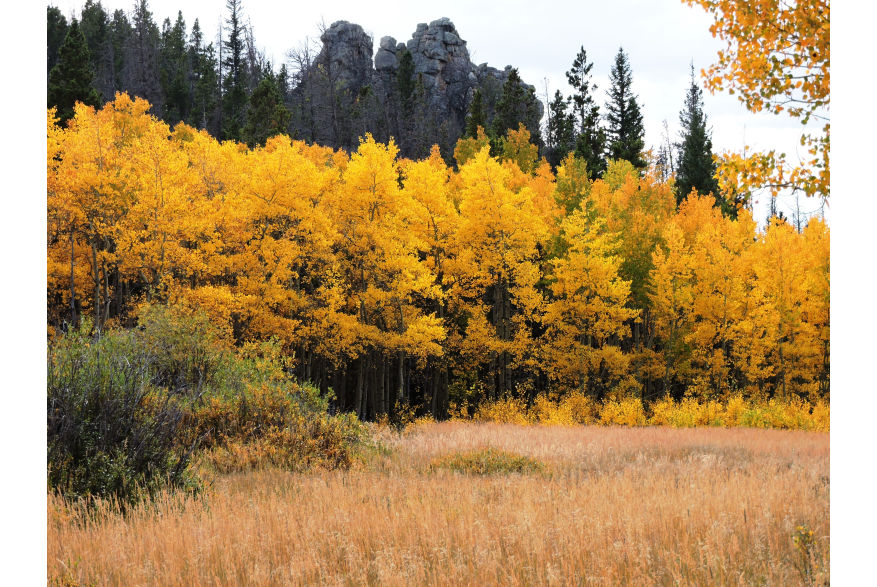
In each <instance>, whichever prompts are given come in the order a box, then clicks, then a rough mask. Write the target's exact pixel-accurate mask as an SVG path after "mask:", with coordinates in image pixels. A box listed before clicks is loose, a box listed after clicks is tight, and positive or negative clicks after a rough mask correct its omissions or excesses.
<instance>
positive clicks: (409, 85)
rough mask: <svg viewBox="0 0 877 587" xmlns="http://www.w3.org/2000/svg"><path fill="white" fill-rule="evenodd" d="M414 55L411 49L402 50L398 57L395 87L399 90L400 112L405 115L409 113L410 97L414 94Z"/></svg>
mask: <svg viewBox="0 0 877 587" xmlns="http://www.w3.org/2000/svg"><path fill="white" fill-rule="evenodd" d="M416 83H417V82H416V80H415V79H414V57H413V56H412V55H411V51H408V50H407V49H403V50H402V57H401V58H400V59H399V71H397V72H396V89H397V90H398V91H399V103H400V104H401V105H402V112H403V114H405V115H408V114H410V112H411V107H412V100H411V97H412V96H413V95H414V85H415V84H416Z"/></svg>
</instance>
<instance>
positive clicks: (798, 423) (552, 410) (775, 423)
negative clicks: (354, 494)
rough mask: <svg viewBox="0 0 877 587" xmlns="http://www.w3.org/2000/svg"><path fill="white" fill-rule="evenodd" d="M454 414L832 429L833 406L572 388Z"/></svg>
mask: <svg viewBox="0 0 877 587" xmlns="http://www.w3.org/2000/svg"><path fill="white" fill-rule="evenodd" d="M454 419H457V420H462V421H466V420H476V421H481V422H496V423H502V424H521V425H531V424H543V425H548V426H558V425H559V426H574V425H581V424H595V423H596V424H602V425H604V426H647V425H648V426H670V427H672V428H693V427H699V426H719V427H744V428H775V429H786V430H815V431H821V432H828V431H829V430H830V427H831V422H830V420H831V408H830V406H829V404H828V403H826V402H823V401H820V402H817V403H816V404H813V405H811V404H809V403H807V402H805V401H803V400H801V399H798V398H792V399H789V400H782V399H779V398H774V399H771V400H768V401H755V400H747V399H744V398H743V397H741V396H739V395H735V396H732V397H730V398H729V399H728V400H727V401H726V402H718V401H714V400H707V401H701V400H698V399H696V398H693V397H688V398H685V399H683V400H682V401H678V402H677V401H674V400H673V399H671V398H666V399H662V400H659V401H657V402H655V403H653V404H651V405H650V406H648V407H646V406H644V405H643V403H642V401H641V400H639V399H638V398H636V397H623V398H621V399H607V400H605V401H603V402H597V401H595V400H594V399H592V398H590V397H587V396H585V395H582V394H580V393H578V392H573V393H569V394H566V395H564V396H561V397H559V398H558V397H556V396H554V395H551V394H539V395H538V396H536V398H535V400H533V404H532V405H531V406H529V407H528V406H527V402H526V401H525V400H524V399H523V398H520V397H519V398H515V397H505V398H502V399H500V400H497V401H495V402H482V403H481V404H479V405H478V407H477V409H476V410H475V413H474V415H473V416H471V417H469V416H467V414H466V412H465V411H460V412H459V413H455V415H454Z"/></svg>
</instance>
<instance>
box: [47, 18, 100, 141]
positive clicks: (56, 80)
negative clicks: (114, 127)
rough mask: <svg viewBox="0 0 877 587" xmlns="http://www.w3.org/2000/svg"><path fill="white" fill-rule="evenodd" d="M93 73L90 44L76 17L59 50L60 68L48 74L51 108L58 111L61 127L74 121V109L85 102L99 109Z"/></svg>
mask: <svg viewBox="0 0 877 587" xmlns="http://www.w3.org/2000/svg"><path fill="white" fill-rule="evenodd" d="M93 82H94V70H93V69H92V67H91V60H90V55H89V54H88V44H87V43H86V41H85V35H83V34H82V31H81V30H79V22H77V20H76V19H75V18H74V19H73V22H72V23H71V24H70V30H69V31H68V32H67V38H66V39H65V40H64V44H63V45H61V49H60V60H59V61H58V65H56V66H55V67H54V69H52V71H51V73H50V74H49V91H48V107H49V108H52V107H53V106H54V107H57V108H58V118H59V119H60V123H61V124H62V125H64V124H66V123H67V121H68V120H70V119H71V118H73V114H74V113H73V106H74V105H75V104H76V102H82V103H83V104H85V105H87V106H94V107H96V108H97V107H99V106H100V94H98V92H97V90H96V89H95V88H94V86H93V85H92V83H93Z"/></svg>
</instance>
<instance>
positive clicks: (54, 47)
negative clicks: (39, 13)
mask: <svg viewBox="0 0 877 587" xmlns="http://www.w3.org/2000/svg"><path fill="white" fill-rule="evenodd" d="M66 38H67V19H66V18H64V15H63V14H61V11H60V10H59V9H58V8H56V7H55V6H47V7H46V50H47V51H46V52H47V60H46V61H47V64H46V65H47V66H46V76H48V75H49V72H50V71H52V69H53V68H54V67H55V66H56V65H58V61H59V60H60V59H61V55H60V53H59V51H60V50H61V45H63V44H64V39H66Z"/></svg>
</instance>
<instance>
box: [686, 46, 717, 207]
mask: <svg viewBox="0 0 877 587" xmlns="http://www.w3.org/2000/svg"><path fill="white" fill-rule="evenodd" d="M679 124H680V126H681V127H682V129H681V130H680V131H679V138H680V142H679V143H678V156H677V161H678V163H677V167H676V203H677V204H680V203H682V200H684V199H685V198H687V197H688V194H690V193H691V190H692V189H695V190H697V193H699V194H700V195H702V196H705V195H707V194H712V195H713V196H714V197H715V198H716V205H717V206H720V207H721V208H722V211H723V212H725V213H726V214H727V213H729V212H730V210H729V208H728V204H727V202H725V199H724V198H723V197H722V196H721V194H720V193H719V182H718V181H717V180H716V177H715V176H716V163H715V161H713V142H712V129H709V128H707V117H706V114H705V113H704V111H703V90H701V89H700V87H699V86H698V85H697V81H696V79H695V77H694V64H693V63H692V65H691V84H690V85H689V86H688V93H687V94H686V95H685V107H684V108H683V109H682V110H681V111H680V112H679Z"/></svg>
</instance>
